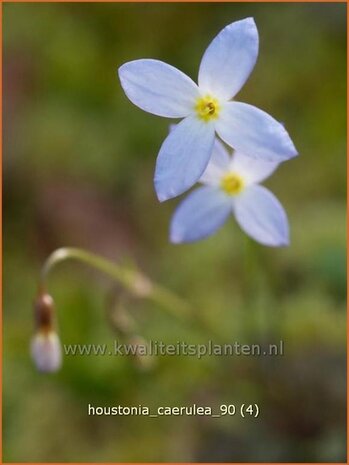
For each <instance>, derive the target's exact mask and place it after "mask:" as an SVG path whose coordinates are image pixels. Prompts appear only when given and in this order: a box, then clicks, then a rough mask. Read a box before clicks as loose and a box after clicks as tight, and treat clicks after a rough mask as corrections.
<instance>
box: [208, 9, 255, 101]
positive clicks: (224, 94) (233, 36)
mask: <svg viewBox="0 0 349 465" xmlns="http://www.w3.org/2000/svg"><path fill="white" fill-rule="evenodd" d="M257 55H258V31H257V28H256V24H255V22H254V20H253V18H246V19H243V20H241V21H236V22H235V23H232V24H230V25H229V26H226V27H225V28H224V29H223V30H222V31H221V32H220V33H219V34H218V35H217V36H216V37H215V38H214V39H213V41H212V42H211V43H210V45H209V46H208V48H207V49H206V52H205V53H204V56H203V57H202V60H201V64H200V70H199V87H200V89H203V90H204V91H205V92H208V93H213V94H214V95H217V96H218V97H220V98H222V99H223V100H230V99H231V98H232V97H234V95H236V94H237V93H238V92H239V90H240V89H241V87H242V86H243V85H244V84H245V82H246V80H247V78H248V76H249V75H250V73H251V71H252V69H253V67H254V65H255V63H256V60H257Z"/></svg>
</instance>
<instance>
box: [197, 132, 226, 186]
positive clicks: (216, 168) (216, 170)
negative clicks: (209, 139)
mask: <svg viewBox="0 0 349 465" xmlns="http://www.w3.org/2000/svg"><path fill="white" fill-rule="evenodd" d="M230 163H231V157H230V154H229V152H228V150H227V148H226V147H225V146H224V145H223V143H222V142H221V141H220V140H219V139H217V138H215V141H214V146H213V151H212V155H211V159H210V162H209V164H208V165H207V168H206V170H205V172H204V174H203V175H202V176H201V178H200V182H202V183H204V184H210V185H218V184H219V182H220V180H221V178H222V176H223V175H224V172H225V171H226V170H227V169H228V168H229V165H230Z"/></svg>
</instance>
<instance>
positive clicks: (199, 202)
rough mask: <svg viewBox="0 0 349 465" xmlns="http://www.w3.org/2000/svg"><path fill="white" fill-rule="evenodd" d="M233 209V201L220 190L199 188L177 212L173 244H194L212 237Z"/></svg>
mask: <svg viewBox="0 0 349 465" xmlns="http://www.w3.org/2000/svg"><path fill="white" fill-rule="evenodd" d="M231 208H232V207H231V199H229V197H228V196H226V195H224V194H223V192H221V191H220V190H219V189H216V188H214V187H209V186H203V187H199V188H198V189H196V190H194V191H193V192H191V193H190V194H189V195H188V197H187V198H186V199H185V200H183V202H182V203H181V204H180V205H179V207H178V208H177V210H176V211H175V213H174V215H173V217H172V221H171V227H170V240H171V242H173V243H176V244H177V243H180V242H194V241H197V240H199V239H204V238H205V237H208V236H210V235H211V234H213V233H214V232H215V231H216V230H217V229H218V228H220V227H221V226H222V225H223V223H224V222H225V221H226V219H227V217H228V215H229V214H230V213H231V211H232V209H231Z"/></svg>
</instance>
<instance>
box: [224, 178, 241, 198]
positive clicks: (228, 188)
mask: <svg viewBox="0 0 349 465" xmlns="http://www.w3.org/2000/svg"><path fill="white" fill-rule="evenodd" d="M221 188H222V190H223V191H224V192H225V193H226V194H228V195H236V194H239V193H240V192H241V191H242V189H243V188H244V181H243V179H242V178H241V177H240V176H239V175H238V174H236V173H228V174H226V175H225V176H223V178H222V180H221Z"/></svg>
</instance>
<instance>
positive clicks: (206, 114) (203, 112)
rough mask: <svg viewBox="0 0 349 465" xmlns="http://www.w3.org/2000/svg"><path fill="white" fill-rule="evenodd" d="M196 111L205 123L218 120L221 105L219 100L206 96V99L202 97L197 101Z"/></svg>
mask: <svg viewBox="0 0 349 465" xmlns="http://www.w3.org/2000/svg"><path fill="white" fill-rule="evenodd" d="M195 110H196V113H197V115H198V117H199V118H200V119H203V120H204V121H210V120H211V119H216V118H217V117H218V113H219V103H218V100H217V99H215V98H213V97H211V96H210V95H206V96H205V97H200V98H199V99H198V100H197V101H196V105H195Z"/></svg>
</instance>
